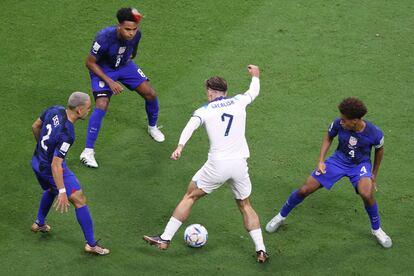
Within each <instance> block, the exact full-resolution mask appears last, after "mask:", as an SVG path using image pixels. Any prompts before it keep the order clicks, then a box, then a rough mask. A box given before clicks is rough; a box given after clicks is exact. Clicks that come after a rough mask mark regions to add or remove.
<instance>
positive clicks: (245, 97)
mask: <svg viewBox="0 0 414 276" xmlns="http://www.w3.org/2000/svg"><path fill="white" fill-rule="evenodd" d="M259 92H260V79H259V78H257V77H252V81H251V82H250V87H249V90H247V91H246V92H244V94H238V95H236V96H235V97H234V99H236V100H239V101H241V102H242V103H244V104H245V105H248V104H251V103H252V102H253V101H254V99H256V97H257V96H258V95H259Z"/></svg>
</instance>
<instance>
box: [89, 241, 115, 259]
mask: <svg viewBox="0 0 414 276" xmlns="http://www.w3.org/2000/svg"><path fill="white" fill-rule="evenodd" d="M85 252H87V253H91V254H95V255H100V256H105V255H108V254H109V249H107V248H105V247H103V246H100V245H98V243H97V244H96V245H95V246H90V245H89V244H88V243H86V244H85Z"/></svg>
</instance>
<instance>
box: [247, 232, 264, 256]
mask: <svg viewBox="0 0 414 276" xmlns="http://www.w3.org/2000/svg"><path fill="white" fill-rule="evenodd" d="M249 234H250V237H252V240H253V242H254V245H255V246H256V251H260V250H263V251H264V252H266V247H265V245H264V243H263V236H262V229H260V228H258V229H254V230H252V231H250V232H249Z"/></svg>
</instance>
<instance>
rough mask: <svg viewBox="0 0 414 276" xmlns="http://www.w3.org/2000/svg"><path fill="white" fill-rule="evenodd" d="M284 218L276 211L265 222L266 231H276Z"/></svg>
mask: <svg viewBox="0 0 414 276" xmlns="http://www.w3.org/2000/svg"><path fill="white" fill-rule="evenodd" d="M285 219H286V218H284V217H282V216H281V215H280V213H278V214H277V215H276V216H275V217H274V218H272V219H271V220H270V221H269V222H268V223H267V224H266V232H268V233H273V232H276V230H277V229H278V228H279V227H280V225H282V224H283V221H284V220H285Z"/></svg>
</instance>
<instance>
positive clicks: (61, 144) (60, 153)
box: [53, 135, 74, 159]
mask: <svg viewBox="0 0 414 276" xmlns="http://www.w3.org/2000/svg"><path fill="white" fill-rule="evenodd" d="M73 142H74V141H73V139H72V138H70V137H68V136H67V135H61V137H60V139H59V141H58V143H57V144H56V147H55V151H54V153H53V156H56V157H60V158H62V159H65V157H66V154H67V153H68V151H69V148H70V147H71V146H72V144H73Z"/></svg>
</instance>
